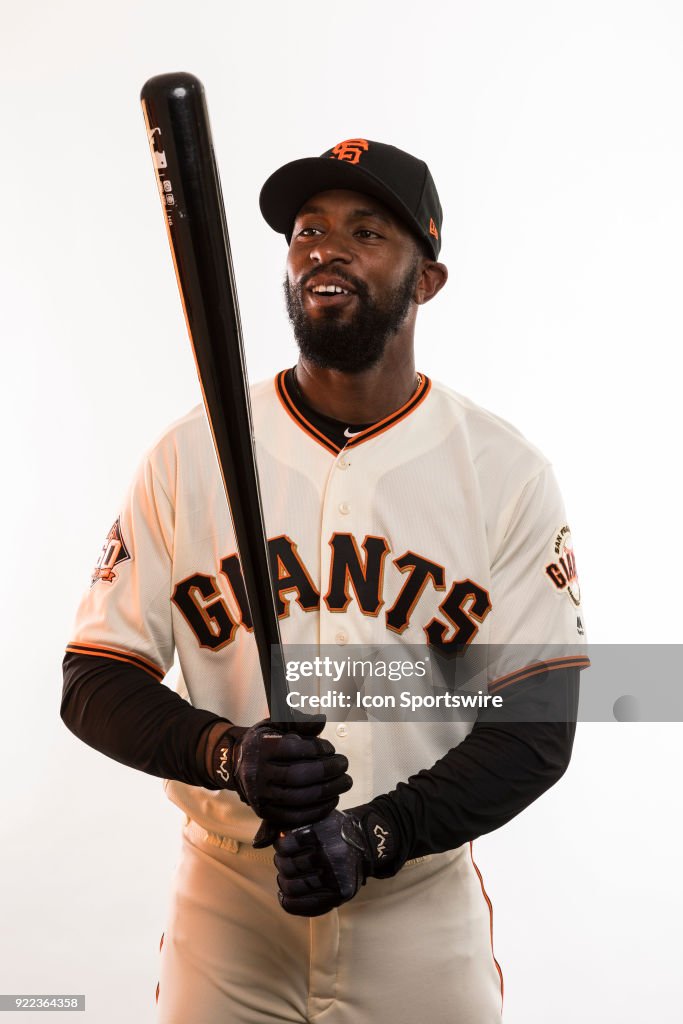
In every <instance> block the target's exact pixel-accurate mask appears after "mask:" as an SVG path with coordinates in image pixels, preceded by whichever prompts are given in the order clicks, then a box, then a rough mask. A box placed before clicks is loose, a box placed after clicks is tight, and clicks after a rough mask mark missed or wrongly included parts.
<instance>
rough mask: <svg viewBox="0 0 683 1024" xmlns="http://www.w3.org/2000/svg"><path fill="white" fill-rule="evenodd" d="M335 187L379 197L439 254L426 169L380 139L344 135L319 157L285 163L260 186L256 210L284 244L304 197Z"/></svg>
mask: <svg viewBox="0 0 683 1024" xmlns="http://www.w3.org/2000/svg"><path fill="white" fill-rule="evenodd" d="M336 188H343V189H352V190H353V191H354V192H364V193H365V194H366V195H369V196H374V198H375V199H379V200H380V201H381V202H382V203H384V204H385V206H388V207H389V209H390V210H392V211H393V212H394V213H395V214H396V215H397V217H399V218H400V219H401V220H402V221H403V222H404V223H405V224H407V226H408V227H409V228H410V229H411V231H412V232H413V233H414V234H416V235H417V236H418V238H420V239H422V241H424V242H426V243H427V247H428V249H429V251H430V252H431V253H432V255H433V257H434V259H437V258H438V255H439V250H440V249H441V223H442V220H443V213H442V210H441V203H440V202H439V196H438V193H437V191H436V185H435V184H434V179H433V178H432V176H431V174H430V172H429V168H428V167H427V164H426V163H425V162H424V160H418V159H417V157H414V156H411V155H410V153H405V152H404V151H403V150H402V149H397V148H396V146H388V145H387V144H386V143H384V142H373V141H372V139H346V140H345V141H344V142H339V143H338V144H337V145H336V146H333V147H332V149H328V150H327V151H326V152H325V153H323V154H322V155H321V156H312V157H305V158H304V159H303V160H294V161H292V163H289V164H285V165H284V167H280V169H279V170H277V171H275V172H274V173H273V174H271V176H270V177H269V178H268V180H267V181H266V183H265V185H264V186H263V188H262V189H261V196H260V200H259V203H260V206H261V213H262V214H263V216H264V217H265V219H266V221H267V222H268V224H270V226H271V228H273V230H274V231H279V232H280V234H283V235H285V237H286V238H287V241H288V242H289V241H291V237H292V228H293V226H294V220H295V218H296V215H297V213H298V212H299V210H300V209H301V207H302V206H303V205H304V203H305V202H306V200H307V199H310V197H311V196H313V195H316V193H318V192H326V191H329V190H330V189H336Z"/></svg>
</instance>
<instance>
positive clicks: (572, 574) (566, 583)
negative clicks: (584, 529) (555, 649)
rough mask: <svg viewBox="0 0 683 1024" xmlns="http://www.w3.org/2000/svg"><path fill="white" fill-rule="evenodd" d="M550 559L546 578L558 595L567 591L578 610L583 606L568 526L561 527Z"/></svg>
mask: <svg viewBox="0 0 683 1024" xmlns="http://www.w3.org/2000/svg"><path fill="white" fill-rule="evenodd" d="M550 558H551V560H550V562H548V564H547V565H546V566H545V574H546V578H547V579H548V581H549V582H550V584H551V586H552V587H553V588H554V589H555V590H556V591H557V592H558V593H561V592H562V591H566V593H567V594H568V595H569V597H570V599H571V601H572V603H573V604H574V605H576V607H577V608H578V606H579V605H580V604H581V590H580V588H579V577H578V574H577V571H576V557H575V555H574V547H573V545H572V535H571V531H570V529H569V527H568V526H567V525H566V524H565V525H564V526H562V527H560V529H559V530H558V532H557V534H556V535H555V539H554V540H553V542H552V550H551V553H550ZM577 628H578V627H577Z"/></svg>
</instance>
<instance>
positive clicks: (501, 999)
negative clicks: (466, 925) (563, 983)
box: [470, 841, 505, 1013]
mask: <svg viewBox="0 0 683 1024" xmlns="http://www.w3.org/2000/svg"><path fill="white" fill-rule="evenodd" d="M470 858H471V860H472V866H473V868H474V870H475V871H476V872H477V878H478V879H479V885H480V886H481V891H482V893H483V895H484V899H485V900H486V904H487V906H488V908H489V934H490V936H491V956H492V957H493V962H494V964H495V965H496V970H497V971H498V977H499V978H500V1009H501V1013H502V1011H503V999H504V990H505V985H504V982H503V972H502V971H501V969H500V964H499V963H498V961H497V960H496V955H495V953H494V952H493V904H492V903H491V900H490V899H489V897H488V893H487V892H486V889H485V888H484V879H483V878H482V876H481V871H480V870H479V868H478V867H477V865H476V863H475V860H474V853H473V852H472V842H471V841H470Z"/></svg>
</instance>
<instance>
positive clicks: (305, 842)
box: [274, 804, 401, 917]
mask: <svg viewBox="0 0 683 1024" xmlns="http://www.w3.org/2000/svg"><path fill="white" fill-rule="evenodd" d="M392 828H393V826H391V825H390V823H389V822H388V821H386V819H385V818H383V817H382V816H381V815H380V814H378V813H377V811H376V810H375V809H374V807H373V806H372V804H363V805H361V806H360V807H353V808H351V809H350V810H348V811H333V812H332V813H331V814H330V815H328V817H327V818H325V819H324V820H323V821H319V822H316V823H314V824H312V825H304V826H302V827H301V828H296V829H293V831H291V832H286V833H285V832H281V833H280V835H279V836H278V838H277V839H276V840H275V843H274V846H275V858H274V859H275V867H276V868H277V871H278V876H277V883H278V890H279V891H278V898H279V900H280V904H281V906H282V907H283V909H284V910H286V911H287V913H288V914H295V915H297V916H300V917H319V916H320V914H326V913H327V912H328V911H330V910H333V909H334V908H335V907H339V906H341V904H342V903H347V902H348V901H349V900H351V899H353V897H354V896H355V895H356V893H357V892H358V890H359V889H360V887H361V886H362V885H365V882H366V879H367V878H368V877H369V876H373V877H375V878H388V877H390V876H391V875H393V874H395V873H396V871H397V870H398V869H399V867H400V866H401V864H400V863H399V862H398V857H397V842H396V837H395V836H394V835H393V832H392Z"/></svg>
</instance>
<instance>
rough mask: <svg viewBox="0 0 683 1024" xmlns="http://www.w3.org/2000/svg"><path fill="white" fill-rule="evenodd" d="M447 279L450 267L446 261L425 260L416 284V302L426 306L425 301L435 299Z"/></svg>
mask: <svg viewBox="0 0 683 1024" xmlns="http://www.w3.org/2000/svg"><path fill="white" fill-rule="evenodd" d="M447 280H448V267H447V266H446V264H445V263H435V262H434V261H433V260H425V261H424V263H423V266H422V272H421V274H420V276H419V278H418V279H417V285H416V286H415V302H416V303H417V304H418V306H424V304H425V302H429V300H430V299H433V298H434V296H435V295H436V293H437V292H440V291H441V289H442V288H443V286H444V285H445V283H446V281H447Z"/></svg>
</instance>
